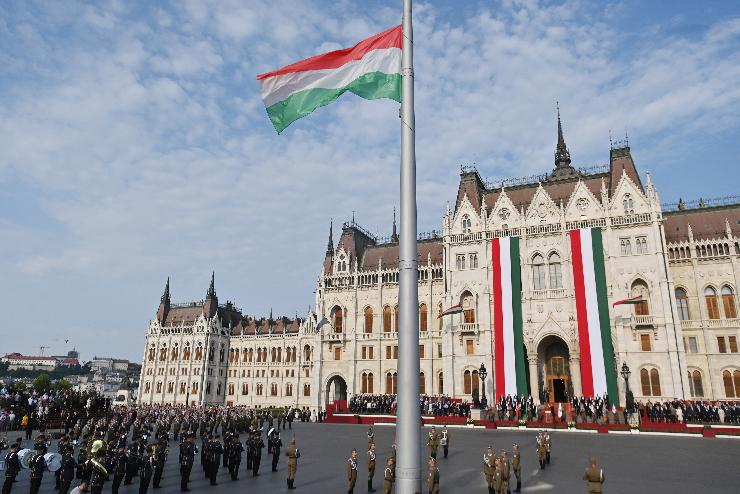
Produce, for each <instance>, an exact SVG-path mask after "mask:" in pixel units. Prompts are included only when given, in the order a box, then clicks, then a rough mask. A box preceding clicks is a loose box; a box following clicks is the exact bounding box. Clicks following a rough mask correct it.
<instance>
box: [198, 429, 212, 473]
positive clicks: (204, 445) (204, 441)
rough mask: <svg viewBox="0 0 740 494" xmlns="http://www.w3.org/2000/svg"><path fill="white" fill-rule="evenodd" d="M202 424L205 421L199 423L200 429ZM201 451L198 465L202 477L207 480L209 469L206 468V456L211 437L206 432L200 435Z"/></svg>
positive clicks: (209, 447)
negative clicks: (201, 470)
mask: <svg viewBox="0 0 740 494" xmlns="http://www.w3.org/2000/svg"><path fill="white" fill-rule="evenodd" d="M203 424H205V421H202V422H201V428H203V427H204V426H203ZM200 437H201V444H200V446H201V450H200V465H201V466H202V467H203V475H205V477H206V478H207V479H208V478H210V477H211V473H210V468H209V466H208V464H209V462H208V455H209V454H210V453H209V450H210V449H211V435H210V434H208V433H207V432H204V433H202V434H201V436H200Z"/></svg>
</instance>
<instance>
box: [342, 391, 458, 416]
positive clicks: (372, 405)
mask: <svg viewBox="0 0 740 494" xmlns="http://www.w3.org/2000/svg"><path fill="white" fill-rule="evenodd" d="M347 406H348V408H349V411H350V412H352V413H356V414H386V415H394V414H395V413H396V395H389V394H386V395H375V394H360V395H354V396H352V397H351V398H350V399H349V402H348V403H347ZM471 408H472V405H471V403H470V402H469V401H467V400H457V399H454V398H450V397H449V396H427V395H421V396H420V397H419V411H420V412H421V414H422V415H426V416H433V417H470V409H471Z"/></svg>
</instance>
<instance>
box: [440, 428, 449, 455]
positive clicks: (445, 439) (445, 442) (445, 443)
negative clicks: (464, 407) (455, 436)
mask: <svg viewBox="0 0 740 494" xmlns="http://www.w3.org/2000/svg"><path fill="white" fill-rule="evenodd" d="M439 443H440V444H441V445H442V451H443V453H444V457H445V458H447V453H448V452H449V448H450V431H448V430H447V425H446V424H445V426H444V427H442V437H441V438H440V440H439Z"/></svg>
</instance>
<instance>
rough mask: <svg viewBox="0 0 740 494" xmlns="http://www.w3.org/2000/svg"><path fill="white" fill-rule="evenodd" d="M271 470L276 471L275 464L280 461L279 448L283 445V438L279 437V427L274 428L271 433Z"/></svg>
mask: <svg viewBox="0 0 740 494" xmlns="http://www.w3.org/2000/svg"><path fill="white" fill-rule="evenodd" d="M271 441H272V471H273V472H277V464H278V461H280V448H282V447H283V440H282V439H280V429H277V430H275V432H273V434H272V439H271Z"/></svg>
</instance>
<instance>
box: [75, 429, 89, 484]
mask: <svg viewBox="0 0 740 494" xmlns="http://www.w3.org/2000/svg"><path fill="white" fill-rule="evenodd" d="M88 440H89V439H88V438H87V437H83V438H82V442H81V443H80V450H79V451H78V452H77V478H78V479H80V480H83V479H85V478H86V477H87V475H86V473H85V462H87V442H88Z"/></svg>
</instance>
